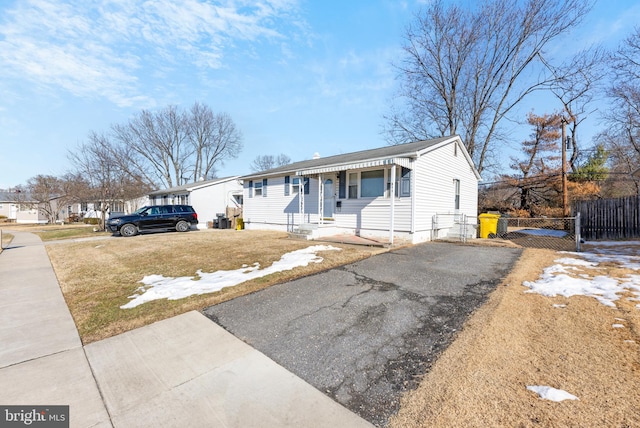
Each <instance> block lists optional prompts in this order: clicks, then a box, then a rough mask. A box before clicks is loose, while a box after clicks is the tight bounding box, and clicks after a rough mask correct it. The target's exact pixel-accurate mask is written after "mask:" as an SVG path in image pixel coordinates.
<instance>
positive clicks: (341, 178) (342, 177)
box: [338, 171, 347, 199]
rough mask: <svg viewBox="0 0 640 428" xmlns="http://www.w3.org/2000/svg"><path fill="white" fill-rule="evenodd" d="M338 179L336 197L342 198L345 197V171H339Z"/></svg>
mask: <svg viewBox="0 0 640 428" xmlns="http://www.w3.org/2000/svg"><path fill="white" fill-rule="evenodd" d="M338 181H339V182H340V184H339V185H338V198H340V199H344V198H346V197H347V171H340V175H339V176H338Z"/></svg>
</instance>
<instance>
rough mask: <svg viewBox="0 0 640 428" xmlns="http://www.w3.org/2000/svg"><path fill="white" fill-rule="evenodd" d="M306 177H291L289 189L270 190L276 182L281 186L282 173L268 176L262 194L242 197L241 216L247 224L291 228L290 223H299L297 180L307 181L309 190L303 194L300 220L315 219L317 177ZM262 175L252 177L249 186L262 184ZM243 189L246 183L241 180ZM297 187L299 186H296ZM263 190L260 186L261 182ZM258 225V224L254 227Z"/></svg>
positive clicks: (247, 185)
mask: <svg viewBox="0 0 640 428" xmlns="http://www.w3.org/2000/svg"><path fill="white" fill-rule="evenodd" d="M305 178H306V177H291V178H290V179H289V183H290V185H291V192H290V194H288V195H285V192H277V191H273V189H276V188H278V187H280V186H285V176H281V177H269V179H268V187H269V188H270V189H271V190H270V191H268V192H267V194H266V196H264V197H257V196H258V195H257V194H256V195H255V197H253V198H245V199H244V206H243V218H244V220H245V222H246V223H248V224H247V226H248V227H249V228H252V227H254V226H259V225H261V224H262V225H272V226H273V228H278V227H280V228H282V229H285V227H286V228H287V230H291V229H292V227H293V226H294V225H298V224H299V223H300V214H299V206H300V205H299V195H298V191H297V188H298V185H297V183H298V180H299V181H301V182H302V183H304V182H305V181H307V182H308V183H309V185H308V186H307V187H309V188H310V194H307V195H304V206H305V217H304V220H303V222H307V223H308V222H313V221H318V197H317V192H318V180H317V179H311V180H305ZM262 182H263V181H262V179H257V180H253V186H255V185H256V184H257V183H261V184H262ZM244 187H245V192H246V193H247V194H248V193H249V192H250V190H251V189H250V187H249V183H248V182H245V186H244ZM300 187H301V186H300ZM262 188H263V192H264V186H262ZM256 228H258V227H256Z"/></svg>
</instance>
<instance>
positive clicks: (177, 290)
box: [120, 245, 340, 309]
mask: <svg viewBox="0 0 640 428" xmlns="http://www.w3.org/2000/svg"><path fill="white" fill-rule="evenodd" d="M319 251H340V248H336V247H333V246H331V245H314V246H311V247H307V248H303V249H301V250H297V251H292V252H290V253H287V254H285V255H283V256H282V257H281V258H280V260H278V261H276V262H274V263H273V264H272V265H271V266H269V267H267V268H264V269H260V265H259V263H254V265H253V266H247V265H243V266H242V267H241V268H240V269H236V270H227V271H225V270H219V271H216V272H211V273H207V272H202V271H201V270H198V271H197V272H196V273H197V278H194V277H190V276H183V277H177V278H171V277H165V276H163V275H148V276H145V277H144V278H142V281H140V282H141V283H142V284H144V286H142V287H140V288H138V290H136V291H137V293H136V294H134V295H132V296H129V298H130V299H132V300H131V301H130V302H129V303H127V304H126V305H122V306H120V308H121V309H130V308H134V307H136V306H138V305H141V304H143V303H146V302H150V301H152V300H157V299H168V300H178V299H183V298H185V297H189V296H193V295H197V294H206V293H213V292H216V291H220V290H222V289H223V288H224V287H233V286H234V285H238V284H241V283H243V282H246V281H249V280H252V279H256V278H261V277H263V276H266V275H270V274H272V273H276V272H281V271H285V270H291V269H293V268H296V267H301V266H307V265H308V264H309V263H320V262H322V260H323V259H322V257H319V256H318V255H317V253H318V252H319Z"/></svg>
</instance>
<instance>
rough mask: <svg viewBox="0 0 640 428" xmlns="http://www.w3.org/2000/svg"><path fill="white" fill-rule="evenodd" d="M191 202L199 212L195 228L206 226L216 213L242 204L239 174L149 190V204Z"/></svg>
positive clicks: (188, 203) (236, 207) (237, 207)
mask: <svg viewBox="0 0 640 428" xmlns="http://www.w3.org/2000/svg"><path fill="white" fill-rule="evenodd" d="M155 204H157V205H179V204H186V205H191V206H193V208H194V209H195V210H196V213H198V221H199V223H198V228H199V229H205V228H206V227H207V222H213V220H214V219H216V218H217V216H218V214H224V215H225V216H226V215H227V212H228V211H229V210H236V209H240V208H241V207H242V183H241V182H240V180H239V176H233V177H224V178H215V179H212V180H207V181H199V182H196V183H190V184H185V185H183V186H176V187H172V188H170V189H163V190H157V191H155V192H151V193H149V205H155Z"/></svg>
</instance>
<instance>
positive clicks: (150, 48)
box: [0, 0, 640, 188]
mask: <svg viewBox="0 0 640 428" xmlns="http://www.w3.org/2000/svg"><path fill="white" fill-rule="evenodd" d="M425 3H426V0H424V1H418V0H405V1H394V0H350V1H345V0H342V1H340V0H336V1H334V0H313V1H312V0H262V1H260V2H256V1H245V0H221V1H204V0H181V1H175V0H140V1H134V0H94V1H87V0H2V1H1V2H0V188H9V187H13V186H16V185H19V184H25V183H26V181H27V180H28V179H29V178H31V177H34V176H36V175H38V174H50V175H62V174H63V173H65V172H66V171H67V170H69V169H70V168H71V164H70V163H69V161H68V159H67V153H68V151H70V150H74V149H75V148H76V147H78V145H79V144H81V143H83V142H85V141H86V138H87V135H88V134H89V132H90V131H97V132H101V131H107V130H108V128H109V127H110V125H111V124H114V123H124V122H126V121H127V120H128V119H129V118H130V117H131V116H132V115H133V114H135V113H137V112H139V111H140V110H141V109H150V110H154V109H158V108H162V107H165V106H167V105H169V104H174V105H180V106H183V107H189V106H190V105H191V104H193V102H195V101H199V102H202V103H205V104H207V105H209V106H210V107H211V108H212V109H213V110H214V111H216V112H226V113H229V114H230V115H231V117H232V119H233V120H234V121H235V123H236V125H237V126H238V128H239V129H240V130H241V131H242V133H243V136H244V149H243V151H242V153H241V154H240V156H239V157H238V158H237V159H236V160H231V161H228V162H226V163H225V165H224V166H221V167H219V169H218V176H221V177H222V176H228V175H242V174H246V173H249V172H250V169H249V164H250V163H251V161H252V160H253V159H254V158H255V157H256V156H258V155H268V154H272V155H277V154H280V153H284V154H286V155H288V156H289V157H290V158H291V159H292V160H293V161H299V160H304V159H310V158H311V157H312V155H313V153H314V152H319V153H320V154H321V155H322V156H330V155H336V154H340V153H347V152H351V151H356V150H364V149H370V148H375V147H380V146H384V145H385V144H386V142H385V141H384V139H383V137H382V136H381V134H380V130H381V126H382V123H383V122H382V115H383V114H384V113H386V112H387V111H388V106H389V103H390V101H391V99H392V96H393V93H394V89H395V88H396V81H395V72H394V69H393V67H392V65H391V64H392V62H393V61H395V60H397V59H398V58H399V57H400V52H401V45H402V37H403V34H404V29H405V26H406V25H407V24H409V23H410V22H411V20H412V17H413V15H414V13H415V12H416V11H418V10H419V9H420V7H424V5H425ZM638 22H640V5H638V4H637V3H636V2H635V1H631V0H628V1H608V2H602V1H599V2H598V3H597V4H596V7H595V9H594V10H593V11H592V12H591V14H590V16H589V17H588V19H587V22H586V23H585V25H584V26H583V27H582V29H581V32H580V33H579V34H573V35H572V36H571V38H569V39H567V40H565V42H564V44H562V45H560V44H558V45H556V46H554V47H551V48H552V49H556V50H558V51H565V50H566V51H567V53H569V51H570V50H572V49H575V48H577V47H581V46H580V45H583V46H584V45H587V44H589V43H591V42H600V43H604V44H605V45H608V46H615V44H616V43H617V42H618V41H620V40H621V39H623V38H624V37H626V36H627V35H629V34H630V32H631V30H632V28H633V26H634V25H636V23H638ZM532 102H533V101H532ZM537 102H539V100H538V101H537ZM534 107H535V106H534V105H532V104H525V105H523V106H522V107H521V108H522V110H523V111H524V112H526V111H529V110H531V108H534ZM536 112H542V111H541V110H540V109H539V108H536Z"/></svg>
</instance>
